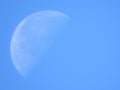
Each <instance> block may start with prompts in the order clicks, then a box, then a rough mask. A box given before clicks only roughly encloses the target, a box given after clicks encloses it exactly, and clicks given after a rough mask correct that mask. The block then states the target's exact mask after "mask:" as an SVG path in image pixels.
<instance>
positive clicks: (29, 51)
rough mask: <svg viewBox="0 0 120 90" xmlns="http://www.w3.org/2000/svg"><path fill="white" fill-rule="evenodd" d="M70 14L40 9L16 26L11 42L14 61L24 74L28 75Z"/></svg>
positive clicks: (19, 70) (20, 72)
mask: <svg viewBox="0 0 120 90" xmlns="http://www.w3.org/2000/svg"><path fill="white" fill-rule="evenodd" d="M68 20H69V16H67V15H66V14H64V13H62V12H58V11H52V10H48V11H40V12H37V13H33V14H31V15H29V16H27V17H26V18H25V19H23V20H22V21H21V22H20V24H18V26H17V27H16V29H15V31H14V33H13V36H12V39H11V43H10V53H11V57H12V62H13V64H14V66H15V68H16V70H17V71H18V72H19V74H20V75H22V76H27V75H28V73H29V72H30V71H31V70H32V69H33V67H34V66H35V65H36V63H37V62H38V61H40V60H41V56H42V54H43V53H44V52H45V49H47V47H48V46H49V44H50V42H51V41H52V39H53V38H55V36H56V35H57V34H58V33H59V31H60V30H61V27H62V26H64V25H65V23H66V22H68Z"/></svg>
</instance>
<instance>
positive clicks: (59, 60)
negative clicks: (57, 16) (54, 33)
mask: <svg viewBox="0 0 120 90" xmlns="http://www.w3.org/2000/svg"><path fill="white" fill-rule="evenodd" d="M41 10H57V11H60V12H63V13H66V14H67V15H69V16H70V17H71V19H70V22H69V25H68V27H67V29H65V30H64V32H63V33H62V35H61V36H59V37H57V38H56V41H55V43H54V44H53V46H52V47H51V48H50V49H49V50H48V51H47V52H46V53H45V54H44V56H43V57H42V58H41V62H40V63H39V64H38V66H36V68H34V70H33V72H32V73H31V74H30V75H29V76H28V77H27V78H23V77H22V76H20V75H19V73H18V72H17V71H16V69H15V67H14V65H13V63H12V60H11V56H10V40H11V37H12V34H13V32H14V30H15V28H16V26H17V25H18V24H19V22H20V21H21V20H23V19H24V18H25V17H26V16H28V15H30V14H32V13H34V12H38V11H41ZM0 30H1V32H0V42H1V43H0V90H120V0H20V1H18V0H1V1H0Z"/></svg>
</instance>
